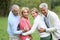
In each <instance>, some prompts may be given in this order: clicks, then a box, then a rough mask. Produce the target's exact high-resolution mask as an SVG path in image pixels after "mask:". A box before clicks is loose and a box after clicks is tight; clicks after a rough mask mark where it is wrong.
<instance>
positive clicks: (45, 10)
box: [40, 8, 48, 16]
mask: <svg viewBox="0 0 60 40" xmlns="http://www.w3.org/2000/svg"><path fill="white" fill-rule="evenodd" d="M40 10H41V12H42V14H43V15H45V16H47V13H48V9H47V8H41V9H40Z"/></svg>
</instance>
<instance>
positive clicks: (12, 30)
mask: <svg viewBox="0 0 60 40" xmlns="http://www.w3.org/2000/svg"><path fill="white" fill-rule="evenodd" d="M19 21H20V16H15V15H13V13H12V11H11V12H10V13H9V16H8V29H7V30H8V34H9V35H10V36H11V35H17V34H21V33H22V30H19V31H18V30H17V27H18V24H19Z"/></svg>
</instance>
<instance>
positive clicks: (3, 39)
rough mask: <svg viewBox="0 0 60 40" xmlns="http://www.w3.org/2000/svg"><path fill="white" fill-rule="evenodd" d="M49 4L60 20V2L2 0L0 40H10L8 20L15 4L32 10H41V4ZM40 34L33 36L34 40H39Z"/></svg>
mask: <svg viewBox="0 0 60 40" xmlns="http://www.w3.org/2000/svg"><path fill="white" fill-rule="evenodd" d="M43 2H45V3H47V4H48V6H49V9H50V10H52V11H54V12H56V13H57V15H58V16H59V18H60V0H0V40H8V38H9V37H8V33H7V18H8V14H9V11H10V8H11V6H12V5H13V4H17V5H19V6H20V8H21V7H24V6H27V7H29V8H30V9H31V8H33V7H36V8H37V9H38V10H39V4H40V3H43ZM29 18H30V21H31V24H33V21H32V20H33V18H32V17H31V16H30V17H29ZM37 33H38V32H37V31H36V32H34V33H33V34H32V36H33V40H39V35H38V34H37Z"/></svg>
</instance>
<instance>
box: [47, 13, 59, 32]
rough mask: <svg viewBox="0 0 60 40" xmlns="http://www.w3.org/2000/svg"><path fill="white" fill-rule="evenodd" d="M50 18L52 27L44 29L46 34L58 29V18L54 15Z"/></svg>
mask: <svg viewBox="0 0 60 40" xmlns="http://www.w3.org/2000/svg"><path fill="white" fill-rule="evenodd" d="M51 18H52V21H53V27H51V28H48V29H46V32H55V31H57V30H58V29H59V27H58V25H59V18H58V16H57V15H56V14H53V15H52V16H51Z"/></svg>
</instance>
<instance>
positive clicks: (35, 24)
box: [22, 20, 38, 35]
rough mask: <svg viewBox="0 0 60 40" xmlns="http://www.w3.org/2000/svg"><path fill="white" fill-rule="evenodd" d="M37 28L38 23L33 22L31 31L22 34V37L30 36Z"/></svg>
mask: <svg viewBox="0 0 60 40" xmlns="http://www.w3.org/2000/svg"><path fill="white" fill-rule="evenodd" d="M37 26H38V21H37V20H35V21H34V24H33V26H32V28H31V30H29V31H28V32H26V33H22V35H30V34H32V33H33V32H34V31H35V30H36V28H37Z"/></svg>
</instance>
